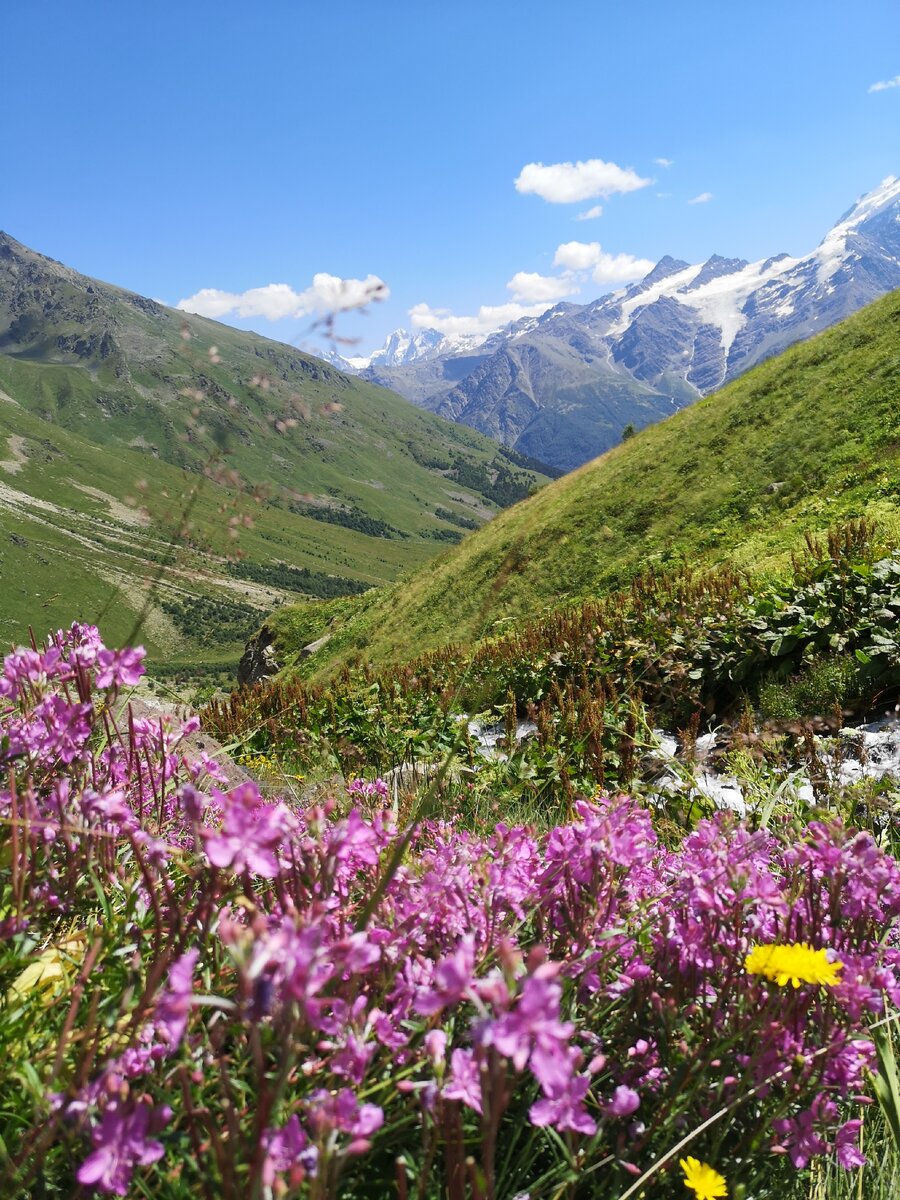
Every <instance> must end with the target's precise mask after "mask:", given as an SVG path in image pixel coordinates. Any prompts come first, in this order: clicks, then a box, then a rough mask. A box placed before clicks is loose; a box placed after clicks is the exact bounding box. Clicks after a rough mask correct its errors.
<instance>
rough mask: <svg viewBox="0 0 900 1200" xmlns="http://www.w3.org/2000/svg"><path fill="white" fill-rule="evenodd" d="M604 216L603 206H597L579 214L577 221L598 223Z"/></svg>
mask: <svg viewBox="0 0 900 1200" xmlns="http://www.w3.org/2000/svg"><path fill="white" fill-rule="evenodd" d="M602 216H603V205H602V204H595V205H594V207H593V208H589V209H588V210H587V211H586V212H583V213H579V214H578V216H577V217H576V218H575V220H576V221H596V220H597V218H598V217H602Z"/></svg>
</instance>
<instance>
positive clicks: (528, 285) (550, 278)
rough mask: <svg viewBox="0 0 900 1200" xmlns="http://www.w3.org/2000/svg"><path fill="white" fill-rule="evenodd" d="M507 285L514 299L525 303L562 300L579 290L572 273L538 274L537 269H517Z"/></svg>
mask: <svg viewBox="0 0 900 1200" xmlns="http://www.w3.org/2000/svg"><path fill="white" fill-rule="evenodd" d="M506 286H507V287H508V288H509V290H510V291H511V292H512V294H513V299H514V300H519V301H522V302H523V303H525V304H540V303H541V302H542V301H545V300H546V301H554V300H562V299H564V297H566V296H573V295H574V294H575V293H576V292H577V291H578V284H577V283H575V281H574V280H573V279H572V277H571V276H570V275H538V274H537V272H536V271H517V272H516V274H515V275H513V277H512V279H511V280H510V281H509V283H508V284H507V285H506Z"/></svg>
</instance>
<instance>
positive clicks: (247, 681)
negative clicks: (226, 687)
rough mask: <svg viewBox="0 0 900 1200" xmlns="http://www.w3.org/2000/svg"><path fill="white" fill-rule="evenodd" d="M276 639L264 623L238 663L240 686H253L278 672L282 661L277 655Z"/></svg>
mask: <svg viewBox="0 0 900 1200" xmlns="http://www.w3.org/2000/svg"><path fill="white" fill-rule="evenodd" d="M274 641H275V634H274V633H273V632H272V630H271V629H270V628H269V627H268V625H263V627H262V629H260V631H259V633H257V634H254V636H253V637H252V638H251V639H250V641H249V642H248V643H247V645H246V647H245V649H244V653H243V654H242V655H241V661H240V662H239V663H238V670H237V681H238V687H252V686H253V684H254V683H261V682H262V680H264V679H270V678H271V677H272V676H273V675H277V674H278V672H279V671H280V670H281V663H279V662H278V660H277V658H276V657H275V647H274V644H273V643H274Z"/></svg>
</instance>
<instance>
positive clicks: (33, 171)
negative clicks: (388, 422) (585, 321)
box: [0, 0, 900, 353]
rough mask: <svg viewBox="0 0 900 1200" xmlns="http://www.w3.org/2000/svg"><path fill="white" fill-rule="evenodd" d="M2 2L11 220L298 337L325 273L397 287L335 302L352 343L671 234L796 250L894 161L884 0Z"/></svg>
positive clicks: (686, 249)
mask: <svg viewBox="0 0 900 1200" xmlns="http://www.w3.org/2000/svg"><path fill="white" fill-rule="evenodd" d="M4 8H5V11H4V13H3V15H2V26H0V28H2V30H3V35H4V42H5V43H6V48H5V52H4V56H3V58H4V65H3V76H4V97H5V99H4V103H5V108H6V121H5V128H6V136H5V138H4V147H3V152H2V162H3V164H4V170H3V175H2V178H0V228H2V229H5V230H6V231H7V232H8V233H10V234H12V235H13V236H14V237H17V238H18V239H19V240H21V241H23V242H25V243H26V244H28V245H30V246H32V247H33V248H35V249H37V250H40V251H42V252H43V253H46V254H49V255H51V256H52V257H54V258H58V259H61V260H62V261H64V262H66V263H67V264H69V265H71V266H74V267H76V268H77V269H79V270H81V271H84V272H85V273H87V274H90V275H94V276H97V277H99V278H102V279H107V280H110V281H112V282H116V283H119V284H122V285H123V286H126V287H130V288H133V289H134V290H136V291H139V292H141V293H144V294H146V295H151V296H154V297H157V298H160V299H163V300H165V301H166V302H168V303H173V304H174V303H175V302H177V301H179V300H181V299H183V298H186V297H192V296H195V295H196V294H197V293H198V292H200V291H201V290H204V289H215V290H216V292H218V293H224V295H215V296H213V297H211V298H209V297H208V298H207V301H206V302H205V304H206V307H207V309H209V307H210V306H212V308H213V309H214V310H215V311H217V312H218V311H221V312H222V316H223V319H226V320H229V321H231V322H232V323H234V324H237V325H240V326H242V327H245V328H254V329H258V330H259V331H260V332H262V333H266V334H268V335H270V336H273V337H277V338H279V339H281V340H284V341H297V342H298V343H300V344H303V343H304V342H305V343H307V344H309V340H310V335H309V329H310V325H311V323H312V321H313V319H314V312H315V311H317V306H322V305H325V304H327V303H328V301H329V298H330V296H331V295H332V294H333V293H334V292H335V289H336V288H337V286H338V285H337V284H336V283H334V282H329V281H328V279H327V278H321V277H322V276H326V277H327V276H331V277H333V279H334V280H339V279H348V280H351V281H352V280H358V281H366V280H368V279H369V277H370V276H372V277H376V278H377V279H380V280H383V281H384V282H385V283H386V284H387V286H388V287H389V289H390V297H389V299H387V300H386V301H383V302H382V303H379V304H375V305H370V307H369V311H368V315H360V314H359V313H355V312H348V313H347V314H345V315H343V316H342V317H341V319H340V322H339V326H338V330H339V332H340V333H342V334H344V335H346V336H348V337H359V338H360V339H361V341H360V343H359V351H357V352H362V351H364V350H367V349H371V348H373V347H374V346H375V345H377V344H380V342H381V341H382V340H383V338H384V336H385V334H386V333H387V332H388V331H389V330H391V329H393V328H395V327H397V326H400V325H406V326H409V325H410V324H411V318H410V315H409V314H410V310H413V311H414V314H415V319H416V320H418V322H419V323H427V324H433V323H436V324H439V325H440V324H441V322H443V325H444V327H445V328H447V329H449V330H452V331H465V330H467V329H478V328H482V327H484V326H486V325H489V324H491V322H492V321H493V320H495V319H498V315H497V314H490V313H489V314H487V316H482V317H480V318H479V316H478V314H479V311H480V309H481V307H482V306H488V307H497V306H504V305H510V304H512V305H514V306H515V305H519V306H524V307H522V308H521V309H517V308H511V309H509V310H502V312H505V311H509V313H510V315H515V313H516V312H517V311H524V310H525V308H527V307H530V306H531V305H537V304H540V303H543V304H546V303H549V302H550V299H551V298H552V296H553V295H561V294H562V293H563V292H564V291H569V292H571V293H572V294H571V298H572V299H573V300H575V301H586V300H590V299H593V298H594V297H595V296H596V295H598V294H600V292H602V291H606V290H609V288H610V287H612V286H616V285H617V281H618V280H619V279H620V278H622V277H624V276H625V275H626V274H627V273H628V272H629V271H639V270H640V267H641V264H642V262H644V261H656V260H657V259H658V258H660V257H661V256H662V255H663V254H667V253H668V254H673V255H675V256H676V257H680V258H684V259H687V260H688V261H691V262H695V261H696V262H699V261H702V260H704V259H706V258H707V257H709V255H710V254H712V253H713V252H718V253H721V254H725V255H729V256H732V255H733V256H741V257H744V258H748V259H751V260H752V259H757V258H761V257H766V256H768V255H770V254H773V253H776V252H779V251H782V250H784V251H788V252H789V253H792V254H799V253H804V252H806V251H808V250H810V249H812V248H813V246H814V245H815V244H816V243H817V242H818V241H819V240H820V238H821V237H822V235H823V234H824V233H825V231H826V230H827V229H828V227H829V226H830V225H831V224H833V223H834V221H835V220H836V219H837V217H838V216H839V215H840V214H841V213H842V212H843V211H844V210H845V209H846V208H848V207H849V206H850V204H851V203H852V202H853V201H854V199H855V198H856V197H857V196H858V195H859V194H860V193H862V192H865V191H868V190H870V189H871V188H873V187H875V186H876V185H877V184H878V183H879V182H880V181H881V180H882V179H883V178H884V177H885V176H887V175H892V174H894V175H896V174H900V86H883V87H881V88H879V89H878V90H875V91H872V90H870V89H871V88H872V85H874V84H879V83H881V84H889V83H890V84H893V83H898V84H900V4H898V3H897V0H858V2H857V3H855V4H854V5H852V6H848V5H847V4H846V3H845V2H843V3H836V2H833V0H815V2H806V0H791V2H790V3H784V0H757V2H756V3H753V4H746V3H744V4H741V3H737V4H728V3H723V2H722V0H715V2H706V0H698V2H692V0H679V2H678V3H673V2H672V0H643V2H641V0H631V2H629V3H618V2H617V3H604V2H603V0H591V2H582V0H559V2H558V3H557V4H555V5H550V4H548V3H546V0H544V2H542V3H533V2H531V0H516V2H515V3H507V2H506V0H493V2H487V3H485V2H484V0H482V2H480V3H449V2H448V3H445V4H442V5H439V4H432V3H422V2H421V0H420V2H419V3H415V4H413V3H406V2H405V0H382V3H378V4H376V3H372V2H371V0H367V2H364V3H363V2H357V0H344V2H340V0H338V2H336V3H331V4H325V3H322V4H318V5H313V4H309V3H306V2H304V0H292V2H289V0H257V3H256V4H254V5H252V6H251V5H250V4H249V3H234V2H232V0H217V2H216V3H214V4H213V3H207V2H206V0H191V2H190V3H174V2H170V0H155V2H154V3H153V4H137V3H127V2H124V0H115V2H114V3H108V2H106V0H83V2H82V3H81V4H73V3H71V0H67V2H65V3H61V2H58V0H42V3H41V4H39V5H38V4H26V3H25V0H11V2H10V3H9V4H7V5H6V6H4ZM10 47H12V48H13V49H12V52H10V50H9V48H10ZM659 160H666V161H667V162H669V163H671V165H668V166H666V165H662V164H661V162H660V161H659ZM597 161H599V163H600V165H599V166H596V165H593V166H589V167H586V168H574V167H573V168H572V169H571V170H568V171H567V170H566V169H565V167H564V166H563V164H566V163H572V164H577V163H589V164H592V163H593V164H596V162H597ZM529 164H531V167H530V169H529ZM534 164H543V165H544V167H545V168H556V169H555V170H552V171H551V170H545V171H539V170H537V169H536V167H535V166H534ZM517 179H519V180H520V184H519V189H517V187H516V186H515V182H514V181H515V180H517ZM529 187H531V189H532V190H528V188H529ZM592 188H593V194H586V192H585V189H587V192H588V193H590V192H591V189H592ZM707 194H709V195H710V196H711V198H710V199H708V200H703V201H700V202H697V203H690V201H691V200H695V199H696V198H697V197H702V196H704V195H707ZM576 195H577V196H579V197H581V198H580V199H578V200H574V199H571V197H573V196H576ZM597 206H600V207H601V208H602V210H603V211H602V215H600V216H597V217H591V218H590V219H585V220H579V219H577V218H578V216H579V214H584V213H589V212H590V211H591V210H592V209H594V208H596V207H597ZM572 242H575V243H579V244H581V245H583V246H586V247H588V249H579V248H578V247H575V248H572V247H569V243H572ZM595 243H596V245H595ZM559 247H568V248H567V249H564V250H563V251H560V250H559ZM622 256H626V257H622ZM554 260H556V261H554ZM632 260H637V261H636V262H634V261H632ZM317 275H318V276H320V278H319V280H318V281H317V282H315V283H314V280H315V277H316V276H317ZM548 281H549V282H548ZM272 284H283V285H287V289H281V290H280V291H273V290H272V289H271V288H270V286H269V285H272ZM508 285H512V286H508ZM576 288H578V289H580V290H579V291H574V289H576ZM256 289H265V290H264V291H263V292H258V291H257V290H256ZM288 289H289V290H288ZM248 291H250V292H251V293H252V294H251V296H250V297H245V296H244V293H246V292H248ZM364 292H365V289H364V288H363V289H361V288H360V287H358V286H357V285H355V284H353V283H350V284H348V285H346V287H345V288H344V289H343V290H340V291H339V293H338V294H339V295H340V296H342V297H343V300H344V302H348V303H349V302H350V301H352V300H353V299H355V298H357V297H358V296H360V295H361V294H364ZM201 304H202V302H201ZM229 306H230V307H229ZM423 306H424V307H423ZM239 307H243V308H244V309H245V311H247V312H248V313H249V314H250V315H247V316H244V317H240V316H237V315H235V313H236V310H237V308H239ZM281 312H284V313H285V315H284V316H278V318H277V319H272V318H273V317H275V315H276V313H281ZM435 313H437V314H438V315H437V317H435V316H434V314H435ZM347 352H348V353H352V352H353V351H347Z"/></svg>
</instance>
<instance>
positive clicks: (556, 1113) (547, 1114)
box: [528, 1075, 597, 1136]
mask: <svg viewBox="0 0 900 1200" xmlns="http://www.w3.org/2000/svg"><path fill="white" fill-rule="evenodd" d="M590 1086H591V1081H590V1079H589V1078H588V1076H587V1075H577V1076H575V1077H574V1078H571V1079H569V1080H568V1081H567V1083H566V1086H565V1087H564V1088H561V1089H559V1090H558V1091H554V1092H553V1093H552V1094H551V1095H549V1096H547V1097H545V1099H543V1100H538V1101H536V1103H534V1104H532V1106H531V1108H530V1109H529V1110H528V1118H529V1120H530V1121H531V1123H532V1125H552V1126H553V1128H554V1129H556V1130H558V1131H559V1132H560V1133H561V1132H562V1131H563V1130H565V1129H571V1130H572V1131H573V1132H574V1133H584V1134H587V1135H588V1136H590V1134H592V1133H596V1132H597V1122H596V1121H595V1120H594V1119H593V1118H592V1117H591V1115H590V1113H589V1112H588V1111H587V1109H586V1108H585V1107H584V1098H585V1096H586V1095H587V1091H588V1088H589V1087H590Z"/></svg>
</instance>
